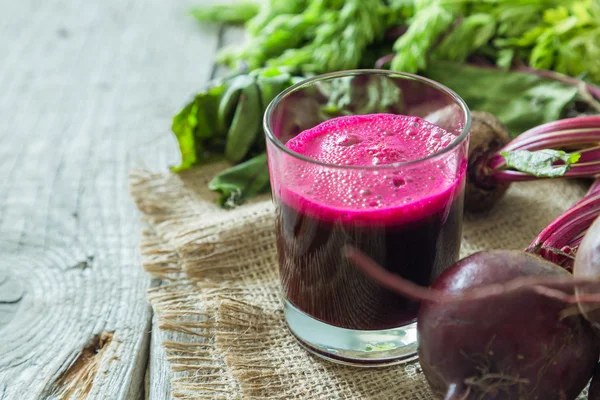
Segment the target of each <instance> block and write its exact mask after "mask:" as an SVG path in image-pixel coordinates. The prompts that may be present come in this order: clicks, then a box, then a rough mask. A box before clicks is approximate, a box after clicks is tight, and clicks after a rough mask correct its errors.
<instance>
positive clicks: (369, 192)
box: [359, 189, 372, 196]
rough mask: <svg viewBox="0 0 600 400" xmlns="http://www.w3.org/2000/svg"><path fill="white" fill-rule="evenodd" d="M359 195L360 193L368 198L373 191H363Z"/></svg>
mask: <svg viewBox="0 0 600 400" xmlns="http://www.w3.org/2000/svg"><path fill="white" fill-rule="evenodd" d="M359 193H360V194H361V195H363V196H368V195H370V194H371V193H372V192H371V190H370V189H361V190H360V192H359Z"/></svg>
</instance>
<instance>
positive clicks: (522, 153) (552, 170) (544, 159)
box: [500, 150, 581, 178]
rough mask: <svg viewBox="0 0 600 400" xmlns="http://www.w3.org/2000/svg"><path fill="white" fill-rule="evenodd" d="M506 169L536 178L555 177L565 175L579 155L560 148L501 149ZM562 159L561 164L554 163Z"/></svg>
mask: <svg viewBox="0 0 600 400" xmlns="http://www.w3.org/2000/svg"><path fill="white" fill-rule="evenodd" d="M500 155H501V156H502V157H504V161H505V162H506V168H507V169H514V170H517V171H521V172H525V173H527V174H530V175H534V176H536V177H538V178H556V177H560V176H563V175H565V174H566V173H567V172H568V171H569V170H570V169H571V166H572V165H573V164H575V163H577V161H579V158H580V157H581V154H579V153H567V152H564V151H562V150H538V151H533V152H532V151H528V150H516V151H501V152H500ZM558 161H562V164H558V165H555V164H554V163H556V162H558Z"/></svg>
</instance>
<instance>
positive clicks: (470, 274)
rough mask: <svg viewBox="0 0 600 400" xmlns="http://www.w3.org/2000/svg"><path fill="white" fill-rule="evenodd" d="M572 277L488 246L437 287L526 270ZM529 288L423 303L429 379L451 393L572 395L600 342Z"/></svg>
mask: <svg viewBox="0 0 600 400" xmlns="http://www.w3.org/2000/svg"><path fill="white" fill-rule="evenodd" d="M563 275H564V276H567V277H568V275H569V274H568V273H567V272H565V271H564V270H563V269H561V268H560V267H558V266H556V265H554V264H552V263H550V262H547V261H545V260H543V259H541V258H539V257H537V256H534V255H531V254H527V253H524V252H518V251H486V252H481V253H477V254H474V255H472V256H470V257H467V258H465V259H463V260H461V261H459V262H458V263H457V264H455V265H454V266H452V267H451V268H449V269H447V270H446V271H445V272H444V273H443V274H442V275H441V276H440V277H439V278H438V279H436V281H435V282H434V283H433V285H432V288H434V289H437V290H440V291H443V292H457V291H463V290H465V289H472V288H474V287H476V286H480V285H486V284H499V283H504V282H508V281H510V280H512V279H514V278H518V277H523V276H563ZM566 307H567V306H566V305H565V304H564V303H563V302H561V301H559V300H555V299H552V298H548V297H546V296H543V295H540V294H538V293H535V292H534V291H532V290H531V289H527V288H524V289H523V290H518V291H512V292H510V293H509V294H499V295H496V296H492V297H487V298H482V299H478V300H470V301H466V300H461V301H453V302H444V303H431V302H423V304H422V306H421V308H420V311H419V315H418V324H417V325H418V331H419V336H420V346H419V360H420V363H421V366H422V368H423V371H424V373H425V376H426V377H427V381H428V382H429V383H430V385H431V386H432V388H433V389H434V391H435V392H436V393H438V394H439V395H440V396H445V395H446V393H447V392H448V389H449V388H451V387H453V388H454V389H455V390H454V396H447V397H446V398H447V399H469V400H470V399H473V400H475V399H477V400H479V399H494V400H500V399H506V400H535V399H539V400H571V399H575V398H576V397H577V396H578V395H579V393H580V392H581V391H582V390H583V388H584V387H585V385H586V384H587V382H588V381H589V379H590V377H591V376H592V374H593V371H594V368H595V366H596V362H597V361H598V354H599V345H598V339H597V338H596V336H595V334H594V332H593V330H592V328H591V327H590V325H589V324H588V323H587V321H585V319H584V318H582V317H581V316H579V315H571V316H568V317H565V318H563V319H561V312H562V311H564V310H565V308H566Z"/></svg>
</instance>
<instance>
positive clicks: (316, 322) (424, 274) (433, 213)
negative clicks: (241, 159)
mask: <svg viewBox="0 0 600 400" xmlns="http://www.w3.org/2000/svg"><path fill="white" fill-rule="evenodd" d="M381 113H383V114H393V115H396V116H397V118H410V117H420V118H422V119H423V120H425V121H427V122H429V123H431V124H433V125H435V127H434V129H438V128H441V129H438V131H439V132H438V133H433V134H432V135H431V140H437V139H436V138H438V137H440V138H441V137H442V136H443V138H444V139H445V140H447V142H446V146H445V147H443V148H441V149H438V150H437V151H436V152H433V153H432V154H429V155H427V156H425V157H421V158H419V157H417V156H413V157H411V156H410V154H408V155H407V157H408V158H407V161H404V162H399V163H395V164H388V165H383V164H377V157H376V154H375V155H374V156H373V163H371V164H370V165H364V166H363V165H348V163H347V162H344V161H343V160H341V161H340V162H338V163H325V162H321V161H317V160H315V159H312V158H309V157H307V156H305V155H302V154H300V153H297V152H295V151H292V150H291V149H290V148H288V147H287V146H286V143H287V142H288V141H289V140H290V139H292V138H294V137H296V136H297V135H298V134H300V133H301V132H303V131H305V130H307V129H311V128H314V127H315V126H317V125H319V124H321V123H322V122H324V121H327V120H329V119H331V118H336V117H344V116H355V115H371V114H381ZM412 120H414V118H413V119H412ZM417 121H419V120H417ZM423 126H425V125H423ZM264 127H265V133H266V137H267V140H266V142H267V155H268V163H269V172H270V179H271V186H272V193H273V201H274V204H275V206H276V238H277V251H278V259H279V272H280V279H281V287H282V295H283V298H284V313H285V318H286V321H287V325H288V327H289V329H290V331H291V333H292V334H293V335H294V336H295V337H296V338H297V339H298V341H299V342H300V344H302V345H303V346H304V347H305V348H307V349H308V350H310V351H311V352H313V353H315V354H317V355H319V356H321V357H323V358H326V359H329V360H331V361H335V362H338V363H343V364H350V365H357V366H378V365H389V364H395V363H401V362H405V361H409V360H412V359H414V358H415V357H416V349H417V331H416V316H417V311H418V306H419V304H418V303H417V302H415V301H411V300H410V299H407V298H405V297H403V296H401V295H399V294H396V293H395V292H393V291H390V290H388V289H386V288H384V287H382V286H380V285H379V284H378V283H376V282H375V281H374V280H372V279H371V278H369V277H368V276H366V275H365V274H363V273H362V272H361V270H359V269H358V268H357V267H356V266H355V265H353V264H352V263H351V262H350V261H349V260H348V259H347V258H346V257H345V256H344V252H343V250H344V248H345V246H353V247H355V248H357V249H359V250H361V251H362V252H364V253H365V254H367V255H368V256H369V257H371V258H372V259H374V260H375V261H377V262H378V263H379V264H381V265H382V266H383V267H384V268H386V269H387V270H389V271H391V272H393V273H396V274H400V275H401V276H403V277H404V278H407V279H409V280H411V281H412V282H414V283H417V284H419V285H424V286H427V285H429V284H430V283H431V282H432V280H433V279H435V277H436V276H438V275H439V274H440V273H441V272H442V271H443V270H444V269H445V268H447V267H449V266H450V265H452V264H453V263H454V262H456V261H457V259H458V255H459V250H460V243H461V231H462V216H463V196H464V186H465V175H466V166H467V148H468V137H469V127H470V112H469V109H468V108H467V105H466V104H465V102H464V101H463V100H462V99H461V98H460V97H459V96H458V95H457V94H456V93H454V92H453V91H451V90H450V89H448V88H446V87H444V86H442V85H441V84H439V83H436V82H434V81H431V80H429V79H426V78H423V77H420V76H416V75H412V74H406V73H399V72H391V71H384V70H353V71H343V72H336V73H331V74H326V75H321V76H317V77H314V78H310V79H306V80H304V81H302V82H299V83H297V84H296V85H294V86H292V87H290V88H289V89H287V90H285V91H284V92H282V93H281V94H279V95H278V96H277V97H276V98H275V99H274V100H273V101H272V102H271V104H270V105H269V107H268V108H267V110H266V113H265V117H264ZM414 128H415V130H418V129H419V128H422V127H420V126H419V123H418V122H414ZM427 128H428V129H431V125H430V124H427ZM373 129H375V128H373ZM444 131H445V132H444ZM382 134H406V135H411V134H414V132H409V131H406V132H393V131H390V132H383V133H382ZM428 140H429V139H428ZM440 140H441V139H440ZM448 143H449V144H448ZM352 144H353V143H352V140H351V141H350V143H349V144H348V143H345V144H343V145H352ZM346 161H348V160H346Z"/></svg>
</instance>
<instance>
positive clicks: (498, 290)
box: [344, 247, 600, 304]
mask: <svg viewBox="0 0 600 400" xmlns="http://www.w3.org/2000/svg"><path fill="white" fill-rule="evenodd" d="M344 252H345V255H346V257H348V258H349V259H350V260H351V261H352V262H353V263H354V264H355V265H356V266H357V267H358V268H359V269H360V270H362V271H363V272H364V273H365V274H367V276H369V277H371V278H372V279H374V280H375V281H376V282H377V283H379V284H380V285H382V286H383V287H385V288H387V289H390V290H393V291H395V292H396V293H399V294H401V295H403V296H405V297H408V298H410V299H412V300H418V301H428V302H432V303H452V302H458V301H479V300H483V299H487V298H490V297H495V296H505V295H507V294H510V293H514V292H518V291H522V290H531V291H533V292H536V293H538V294H540V295H543V296H547V297H550V298H553V299H556V300H560V301H562V302H564V303H566V304H577V303H598V302H600V293H591V294H588V293H586V294H577V295H571V294H568V293H565V292H563V291H562V290H560V289H557V288H554V287H563V288H564V289H565V290H567V289H573V288H577V287H580V286H585V285H589V284H595V285H594V287H595V288H597V289H598V290H600V275H599V276H586V277H581V278H576V277H572V276H523V277H519V278H515V279H513V280H511V281H508V282H505V283H498V284H489V285H482V286H477V287H474V288H472V289H469V290H466V291H461V292H445V291H441V290H436V289H432V288H427V287H423V286H420V285H417V284H415V283H413V282H411V281H409V280H407V279H404V278H403V277H402V276H400V275H397V274H394V273H391V272H389V271H387V270H386V269H385V268H383V267H381V266H380V265H379V264H377V263H376V262H375V261H373V260H372V259H371V258H370V257H368V256H367V255H365V254H363V253H362V252H360V251H359V250H357V249H354V248H352V247H346V248H345V250H344Z"/></svg>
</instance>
